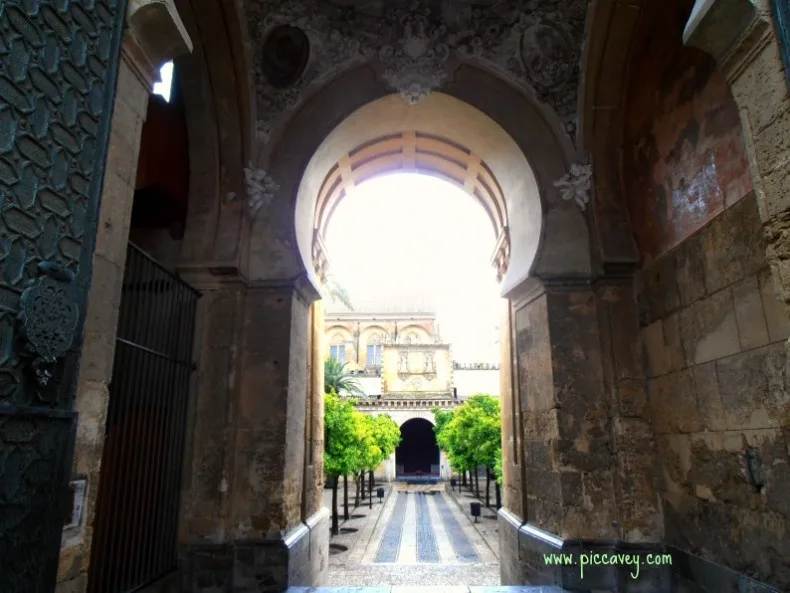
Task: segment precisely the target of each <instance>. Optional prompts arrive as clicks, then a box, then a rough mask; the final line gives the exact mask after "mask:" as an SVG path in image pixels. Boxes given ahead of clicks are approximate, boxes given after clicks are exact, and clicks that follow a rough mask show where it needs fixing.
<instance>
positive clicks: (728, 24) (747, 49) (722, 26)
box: [683, 0, 773, 83]
mask: <svg viewBox="0 0 790 593" xmlns="http://www.w3.org/2000/svg"><path fill="white" fill-rule="evenodd" d="M768 1H769V0H697V1H696V2H695V4H694V8H693V9H692V11H691V15H690V16H689V20H688V22H687V23H686V27H685V30H684V31H683V42H684V43H685V44H686V45H689V46H693V47H696V48H698V49H701V50H702V51H704V52H706V53H708V54H710V55H711V56H713V58H714V59H715V60H716V61H717V62H718V64H719V68H720V69H721V71H722V73H723V74H724V75H725V77H726V78H727V80H728V82H730V83H731V82H732V81H734V80H735V79H736V78H738V76H740V74H741V72H743V70H744V69H745V68H746V67H747V66H748V65H749V64H750V63H751V62H752V60H753V58H754V57H755V56H756V55H757V53H758V52H759V51H761V50H762V48H763V47H765V45H766V44H767V43H770V42H771V40H772V38H773V27H772V26H771V9H770V6H769V4H768Z"/></svg>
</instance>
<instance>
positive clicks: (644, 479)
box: [500, 279, 666, 591]
mask: <svg viewBox="0 0 790 593" xmlns="http://www.w3.org/2000/svg"><path fill="white" fill-rule="evenodd" d="M624 286H627V284H624ZM622 296H623V295H622V294H621V293H619V292H618V291H616V290H611V289H610V287H607V286H602V287H595V288H594V287H592V286H591V285H590V283H589V282H585V281H582V280H578V279H569V280H567V281H556V280H555V281H552V282H540V281H538V280H536V279H531V280H528V281H526V282H525V283H524V284H522V286H520V287H518V288H517V289H516V291H514V292H513V293H511V294H510V298H511V302H512V310H513V337H514V350H515V352H514V353H513V354H514V356H513V360H514V365H515V367H514V370H515V374H514V377H515V379H516V385H515V388H514V393H515V394H517V398H518V400H517V401H518V410H519V411H518V413H519V416H520V420H521V427H520V428H521V430H522V434H523V443H522V444H521V446H520V447H519V451H518V454H519V455H521V456H522V460H521V461H522V463H523V470H522V471H523V475H524V488H523V490H524V494H525V500H524V501H523V503H522V505H523V506H522V509H523V513H524V516H523V517H518V516H516V515H515V513H513V511H512V510H510V509H506V510H505V511H504V512H500V519H501V521H500V525H501V527H502V529H501V531H500V533H501V535H500V541H501V543H502V550H501V559H500V561H501V565H502V579H503V584H524V583H530V584H559V585H561V586H563V587H566V588H571V589H573V590H579V591H589V590H598V589H601V590H610V589H611V590H614V589H615V588H617V590H621V591H626V590H631V589H629V587H635V586H636V582H635V581H633V580H632V581H631V582H629V581H628V579H624V574H625V572H624V571H625V570H628V568H627V567H625V566H589V567H587V569H586V570H585V573H584V578H583V579H582V578H581V573H580V571H579V567H578V566H573V567H565V568H560V567H552V566H549V565H547V564H546V563H545V562H544V559H543V554H546V553H559V552H562V553H578V552H581V551H582V550H584V551H592V552H599V553H616V552H619V551H628V552H629V553H639V554H647V553H651V552H655V551H656V550H657V548H658V546H657V545H655V544H651V543H644V542H645V541H647V542H650V541H655V538H656V537H660V533H656V529H657V526H658V525H660V521H659V515H658V501H657V497H656V493H655V491H654V490H653V489H652V483H651V477H652V473H651V472H652V463H653V457H652V455H651V454H650V450H651V449H650V448H647V449H646V450H647V453H646V454H645V455H644V456H643V455H642V453H641V452H639V454H637V451H631V450H630V449H629V447H631V446H635V447H641V446H643V445H644V440H645V439H647V440H649V436H648V435H649V430H648V429H647V424H646V422H645V421H644V420H642V419H641V417H637V418H631V416H633V415H634V414H633V412H631V411H630V410H628V409H624V410H620V407H619V404H618V403H617V398H618V397H620V396H621V395H622V396H624V398H625V399H626V400H627V399H628V397H630V398H631V399H638V395H636V394H638V393H639V389H640V388H641V393H642V401H643V400H644V384H643V382H642V381H641V380H640V378H639V376H640V373H639V370H638V360H636V359H633V358H629V357H632V354H631V352H630V350H631V349H632V348H633V344H634V340H638V324H637V318H636V316H635V308H634V306H633V303H631V304H630V305H629V304H628V303H627V301H623V303H622V306H621V303H620V298H621V297H622ZM631 300H633V299H631ZM629 307H630V314H629V309H628V308H629ZM614 317H616V319H617V324H615V326H614V327H612V326H610V325H608V324H610V323H611V321H612V319H613V318H614ZM621 321H622V323H623V324H624V325H623V326H620V322H621ZM620 340H625V341H624V342H621V341H620ZM615 342H617V343H616V344H615ZM632 392H633V393H632ZM646 432H647V434H646ZM506 434H507V432H506ZM511 454H512V453H511ZM511 467H513V465H511ZM631 471H632V472H633V482H631V483H628V484H624V483H623V481H624V478H625V476H626V475H627V474H628V473H629V472H631ZM508 479H512V476H509V478H508ZM642 497H644V499H645V500H646V503H644V504H643V503H642V502H641V499H642ZM637 499H639V501H637ZM511 500H512V499H511ZM620 503H627V504H625V506H624V508H621V507H620ZM511 504H518V501H515V503H511ZM519 521H522V522H523V524H521V525H519ZM623 539H628V540H639V541H638V542H634V541H623ZM665 577H666V572H665V571H657V572H656V573H649V571H648V570H646V569H645V570H643V572H642V575H641V576H640V579H639V582H638V585H639V586H640V587H645V586H648V587H650V586H660V585H661V584H662V582H663V581H662V579H664V578H665ZM618 583H619V585H618ZM618 587H619V588H618ZM634 590H635V589H634Z"/></svg>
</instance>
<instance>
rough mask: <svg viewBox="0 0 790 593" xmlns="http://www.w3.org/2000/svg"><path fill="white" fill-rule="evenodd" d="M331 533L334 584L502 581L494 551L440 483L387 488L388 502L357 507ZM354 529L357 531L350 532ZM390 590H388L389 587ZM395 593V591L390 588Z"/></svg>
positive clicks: (445, 584) (479, 583) (476, 583)
mask: <svg viewBox="0 0 790 593" xmlns="http://www.w3.org/2000/svg"><path fill="white" fill-rule="evenodd" d="M351 516H352V518H351V519H350V520H349V521H347V522H345V523H343V524H342V525H341V532H342V531H343V530H346V532H345V533H341V535H339V536H336V537H333V538H332V540H331V543H330V545H331V546H333V547H336V546H337V545H340V546H344V547H346V548H347V550H344V551H341V550H339V549H337V548H335V549H334V550H332V553H331V555H330V558H329V576H328V583H327V584H328V585H330V586H333V587H334V586H346V587H360V586H378V587H380V586H384V587H385V588H387V589H388V588H389V587H391V586H407V585H411V586H414V585H420V586H433V587H436V586H440V588H442V589H444V588H445V587H448V586H452V588H457V587H458V586H461V588H463V589H464V591H466V587H468V586H483V585H498V583H499V564H498V562H497V559H496V556H495V554H494V552H493V551H492V550H491V548H490V546H489V545H488V544H487V543H486V542H485V540H484V539H483V538H482V537H481V536H480V534H479V533H478V532H477V530H476V529H475V528H474V526H473V525H472V523H471V522H470V521H469V519H468V518H467V517H465V516H464V514H463V513H462V512H461V511H460V509H459V507H458V505H457V504H456V503H455V501H453V500H451V499H450V498H449V495H448V494H447V493H444V492H442V489H440V488H434V489H431V490H426V489H420V488H418V487H406V488H404V487H403V486H401V487H400V489H398V487H388V492H387V496H386V498H385V500H384V504H378V503H374V505H373V509H372V510H370V509H369V508H368V507H367V506H364V505H363V506H360V507H357V508H355V509H354V510H353V511H352V513H351ZM352 530H353V531H352ZM388 591H389V589H388ZM392 593H395V592H392Z"/></svg>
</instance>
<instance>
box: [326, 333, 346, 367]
mask: <svg viewBox="0 0 790 593" xmlns="http://www.w3.org/2000/svg"><path fill="white" fill-rule="evenodd" d="M329 358H334V359H335V360H336V361H338V362H339V363H340V364H345V362H346V343H345V342H344V341H343V336H341V335H340V334H335V335H334V337H333V338H332V343H331V344H330V345H329Z"/></svg>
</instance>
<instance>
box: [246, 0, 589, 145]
mask: <svg viewBox="0 0 790 593" xmlns="http://www.w3.org/2000/svg"><path fill="white" fill-rule="evenodd" d="M587 4H588V0H568V1H565V0H544V1H539V0H527V1H525V2H520V1H518V0H500V1H494V0H481V1H474V2H473V1H471V0H417V1H414V0H409V1H406V0H391V1H389V2H383V1H381V0H371V1H369V2H352V1H347V0H332V1H330V0H286V1H284V2H280V1H278V0H262V1H260V2H248V4H247V16H248V20H249V22H250V32H251V37H252V38H253V39H257V40H261V41H260V43H261V44H263V43H265V40H266V39H268V38H269V35H270V34H271V33H272V31H274V30H275V29H277V28H278V27H283V26H289V27H294V28H298V29H299V30H300V31H301V32H303V34H304V35H305V36H306V37H307V39H308V40H309V58H308V60H307V64H306V65H305V67H304V69H303V72H302V74H301V75H300V76H298V79H297V80H294V81H293V82H292V83H291V84H290V86H288V87H287V88H276V87H275V86H274V85H272V84H271V81H270V80H269V79H268V78H267V76H266V74H265V67H264V56H265V53H264V52H263V47H262V46H261V47H259V48H257V49H256V50H255V51H253V55H254V56H255V70H256V91H257V101H258V110H257V111H258V118H259V121H258V124H257V130H258V137H259V139H260V140H261V141H262V142H264V143H266V142H269V141H270V139H271V138H272V134H273V133H274V131H275V129H276V128H277V126H278V124H279V122H280V121H281V118H283V116H284V114H286V113H287V112H289V111H290V110H292V109H293V108H295V107H296V105H297V104H298V103H299V101H300V100H301V99H302V97H303V96H305V95H306V94H307V91H308V89H309V88H311V87H315V86H317V85H319V84H321V83H323V82H325V81H327V80H329V79H331V78H333V77H335V76H336V75H337V74H338V73H340V72H342V71H343V70H347V69H349V68H351V67H353V66H355V65H357V64H360V63H363V62H370V63H373V64H374V65H376V64H378V66H379V70H380V71H381V72H382V77H383V78H384V80H385V81H386V82H387V84H388V85H389V86H390V87H391V88H393V90H396V91H397V92H400V93H401V94H402V95H403V96H404V97H405V98H406V100H407V101H409V102H412V103H413V102H416V101H419V100H420V99H422V98H424V97H425V96H427V94H428V93H430V92H431V91H432V90H435V89H438V88H441V85H442V84H443V83H444V82H445V80H446V78H447V75H448V71H447V68H448V67H449V64H450V63H451V61H452V60H453V59H454V58H457V59H460V60H463V61H467V62H474V63H477V64H478V65H480V66H483V67H484V68H486V69H488V70H492V71H495V72H497V73H498V74H499V75H501V76H502V77H504V78H506V79H508V80H509V81H511V82H513V83H514V84H516V85H518V86H524V87H529V88H531V89H532V91H533V92H534V94H535V95H536V96H537V98H538V99H539V100H541V101H543V102H545V103H548V104H549V105H550V106H551V107H553V108H554V109H555V110H556V112H557V113H558V115H559V116H560V118H561V119H562V120H563V122H564V123H565V127H566V130H567V131H568V133H570V134H574V133H575V129H576V107H577V105H576V102H577V97H578V91H577V83H578V79H579V75H578V72H579V67H578V64H579V59H580V56H581V45H582V37H583V32H584V22H585V17H586V11H587Z"/></svg>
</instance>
